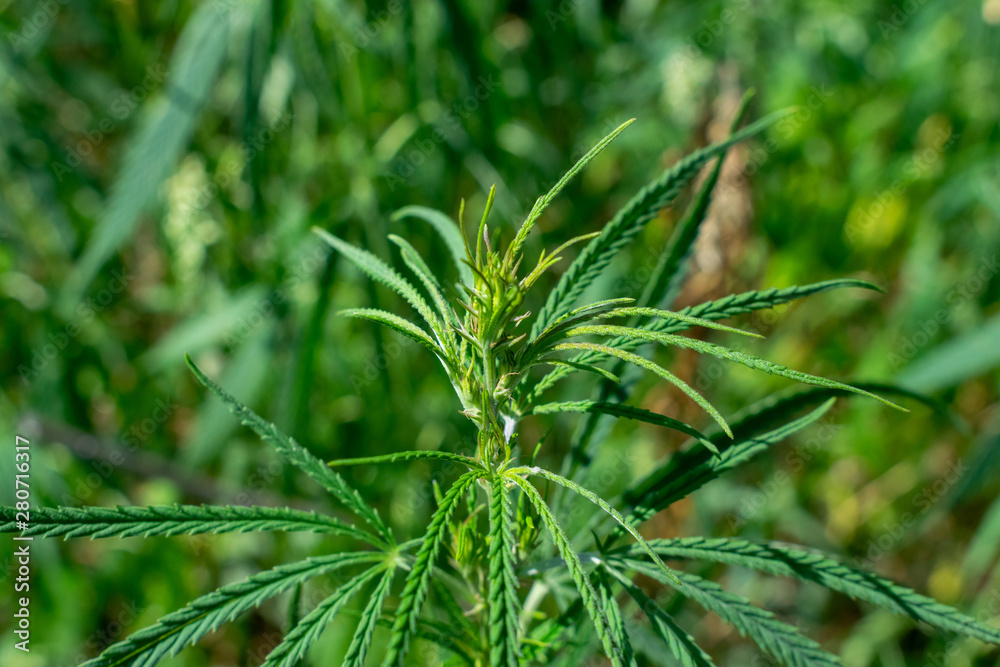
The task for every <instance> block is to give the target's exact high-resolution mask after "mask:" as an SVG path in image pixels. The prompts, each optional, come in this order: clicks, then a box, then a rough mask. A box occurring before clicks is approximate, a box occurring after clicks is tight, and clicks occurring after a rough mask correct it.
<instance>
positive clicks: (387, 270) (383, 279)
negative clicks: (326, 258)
mask: <svg viewBox="0 0 1000 667" xmlns="http://www.w3.org/2000/svg"><path fill="white" fill-rule="evenodd" d="M313 231H314V232H315V233H316V234H318V235H319V237H320V238H321V239H323V240H324V241H326V242H327V243H328V244H330V246H331V247H332V248H333V249H334V250H336V251H337V252H339V253H340V254H341V255H343V256H344V257H346V258H347V259H349V260H350V261H351V262H352V263H353V264H354V265H355V266H357V267H358V268H359V269H361V270H362V271H364V272H365V273H366V274H368V276H369V277H370V278H371V279H372V280H375V281H376V282H380V283H382V284H383V285H386V286H388V287H390V288H392V289H393V290H394V291H395V292H396V293H397V294H399V295H400V296H402V297H403V298H404V299H406V300H407V301H408V302H409V303H410V305H411V306H413V308H414V309H415V310H416V311H417V312H418V313H420V316H421V317H423V318H424V321H425V322H427V324H428V326H430V328H431V331H433V332H434V335H435V336H436V337H437V339H438V344H439V345H442V346H443V345H444V343H443V341H444V340H445V339H446V338H447V333H446V331H445V328H444V324H443V323H442V322H441V320H439V319H438V317H437V315H436V314H435V313H434V311H433V310H432V309H431V307H430V306H429V305H427V302H426V301H424V298H423V297H422V296H420V293H419V292H417V289H416V288H415V287H414V286H413V285H411V284H410V283H409V282H408V281H407V280H406V279H405V278H403V276H401V275H399V274H398V273H396V271H395V270H394V269H393V268H392V267H391V266H389V265H388V264H386V263H385V262H383V261H382V260H381V259H379V258H378V257H376V256H375V255H373V254H371V253H370V252H368V251H367V250H362V249H361V248H358V247H355V246H353V245H351V244H350V243H347V242H346V241H344V240H343V239H340V238H338V237H336V236H334V235H333V234H331V233H330V232H328V231H326V230H325V229H320V228H319V227H313Z"/></svg>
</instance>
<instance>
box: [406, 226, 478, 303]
mask: <svg viewBox="0 0 1000 667" xmlns="http://www.w3.org/2000/svg"><path fill="white" fill-rule="evenodd" d="M405 218H418V219H420V220H423V221H424V222H427V223H429V224H430V225H431V226H432V227H434V229H435V231H437V233H438V234H439V235H440V236H441V238H442V240H444V243H445V245H446V246H448V251H449V252H450V253H451V258H452V260H454V262H455V266H456V267H457V268H458V275H459V276H460V278H461V281H462V283H463V284H465V285H470V286H471V285H475V278H474V277H473V275H472V270H471V269H470V268H469V267H468V266H466V264H465V240H464V239H463V238H462V230H461V229H459V227H458V224H457V223H456V222H455V221H454V220H452V219H451V218H449V217H448V216H447V215H445V214H444V213H442V212H441V211H435V210H434V209H432V208H427V207H425V206H404V207H403V208H401V209H399V210H398V211H396V212H395V213H393V214H392V220H393V221H396V220H403V219H405Z"/></svg>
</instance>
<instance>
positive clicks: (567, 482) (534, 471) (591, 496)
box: [507, 466, 680, 584]
mask: <svg viewBox="0 0 1000 667" xmlns="http://www.w3.org/2000/svg"><path fill="white" fill-rule="evenodd" d="M507 474H508V475H519V474H524V475H539V476H541V477H544V478H545V479H547V480H549V481H551V482H555V483H556V484H559V485H560V486H564V487H566V488H567V489H570V490H571V491H573V492H575V493H577V494H579V495H581V496H583V497H584V498H586V499H587V500H589V501H590V502H592V503H594V504H595V505H597V506H598V507H599V508H601V510H603V511H604V512H605V513H607V514H609V515H610V516H611V517H612V518H614V520H615V521H617V522H618V524H619V525H620V526H621V527H622V528H624V529H625V530H627V531H628V533H629V534H630V535H631V536H632V537H633V538H634V539H635V541H636V542H638V543H639V546H640V547H641V548H642V550H643V551H645V552H646V555H648V556H649V557H650V558H651V559H652V560H653V562H654V563H656V566H657V567H659V568H660V569H661V570H662V571H663V573H664V574H665V575H666V576H668V577H672V578H673V580H674V582H675V583H677V584H680V580H679V579H678V578H677V575H676V574H674V571H673V570H671V569H670V568H669V567H667V565H666V564H665V563H664V562H663V561H662V560H660V557H659V556H657V555H656V552H655V551H653V548H652V547H651V546H649V543H648V542H646V538H644V537H643V536H642V535H641V534H640V533H639V531H638V530H636V528H635V526H633V525H632V523H631V522H630V521H628V520H627V519H626V518H625V517H623V516H622V515H621V513H620V512H619V511H618V510H616V509H615V508H614V507H612V506H611V505H610V504H608V502H607V501H606V500H604V499H603V498H601V497H600V496H598V495H597V494H596V493H594V492H593V491H591V490H590V489H588V488H585V487H583V486H580V485H579V484H577V483H576V482H574V481H573V480H571V479H566V478H565V477H563V476H562V475H558V474H556V473H554V472H552V471H551V470H545V469H544V468H539V467H537V466H532V467H529V466H522V467H519V468H511V469H509V470H508V471H507Z"/></svg>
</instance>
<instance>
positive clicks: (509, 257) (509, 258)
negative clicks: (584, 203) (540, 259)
mask: <svg viewBox="0 0 1000 667" xmlns="http://www.w3.org/2000/svg"><path fill="white" fill-rule="evenodd" d="M634 122H635V118H632V119H629V120H627V121H625V122H624V123H622V124H621V125H619V126H618V127H617V128H615V129H614V130H612V131H611V133H610V134H608V136H606V137H604V138H603V139H601V140H600V141H598V142H597V144H595V145H594V147H593V148H591V149H590V150H589V151H587V153H586V154H585V155H584V156H583V157H581V158H580V159H579V160H577V162H576V164H574V165H573V166H572V167H570V169H569V171H567V172H566V173H565V174H563V176H562V178H560V179H559V181H558V182H557V183H556V184H555V185H553V186H552V188H551V189H550V190H549V191H548V192H547V193H545V194H544V195H542V196H541V197H539V198H538V199H537V200H536V201H535V204H534V205H533V206H532V207H531V210H530V211H529V212H528V216H527V218H525V220H524V222H523V223H522V224H521V227H520V229H518V230H517V234H516V235H515V236H514V240H513V241H512V242H511V244H510V245H509V246H508V247H507V254H506V255H505V256H504V265H505V266H507V267H510V266H513V265H514V262H516V261H517V259H516V258H517V256H518V255H519V254H520V252H521V248H522V247H523V246H524V242H525V241H526V240H527V239H528V235H529V234H530V233H531V230H532V228H533V227H534V226H535V222H536V221H537V220H538V218H539V217H541V215H542V213H543V212H544V211H545V209H546V208H548V206H549V204H551V203H552V200H553V199H555V198H556V197H557V196H558V195H559V193H560V192H562V189H563V188H564V187H566V184H567V183H569V182H570V181H571V180H573V177H574V176H576V175H577V174H578V173H580V171H582V170H583V168H584V167H586V166H587V164H588V163H589V162H590V161H591V160H593V159H594V158H595V157H597V155H598V154H599V153H600V152H601V151H603V150H604V149H605V148H607V147H608V145H609V144H611V142H612V141H614V140H615V139H616V138H617V137H618V135H619V134H621V133H622V132H624V131H625V128H627V127H628V126H629V125H631V124H632V123H634ZM558 252H559V251H558V250H557V251H556V252H555V253H553V255H555V254H557V253H558Z"/></svg>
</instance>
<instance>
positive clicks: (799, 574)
mask: <svg viewBox="0 0 1000 667" xmlns="http://www.w3.org/2000/svg"><path fill="white" fill-rule="evenodd" d="M650 545H652V547H653V549H654V550H655V551H656V553H658V554H659V555H661V556H663V557H664V558H679V559H697V560H708V561H713V562H717V563H726V564H728V565H737V566H739V567H746V568H750V569H753V570H760V571H761V572H767V573H769V574H776V575H780V576H783V577H795V578H797V579H802V580H804V581H812V582H815V583H817V584H819V585H820V586H823V587H824V588H829V589H830V590H833V591H837V592H840V593H844V594H845V595H848V596H850V597H851V598H853V599H855V600H864V601H865V602H869V603H871V604H873V605H875V606H877V607H881V608H882V609H888V610H889V611H891V612H893V613H895V614H900V615H902V616H909V617H910V618H912V619H914V620H916V621H921V622H923V623H926V624H928V625H931V626H933V627H935V628H938V629H940V630H944V631H947V632H954V633H957V634H960V635H965V636H966V637H974V638H976V639H979V640H980V641H984V642H987V643H990V644H1000V629H998V628H995V627H991V626H989V625H986V624H985V623H981V622H979V621H977V620H975V619H974V618H972V617H970V616H966V615H965V614H963V613H961V612H960V611H958V610H957V609H954V608H953V607H950V606H948V605H946V604H941V603H940V602H937V601H936V600H932V599H931V598H928V597H925V596H923V595H920V594H919V593H917V592H915V591H913V590H912V589H910V588H907V587H906V586H901V585H899V584H897V583H895V582H893V581H891V580H889V579H886V578H885V577H880V576H879V575H877V574H873V573H871V572H865V571H863V570H856V569H853V568H850V567H847V566H846V565H843V564H842V563H839V562H838V561H837V560H836V559H834V557H833V556H830V555H829V554H824V553H820V552H816V551H802V550H800V549H795V548H793V547H789V546H785V545H783V544H774V543H772V544H754V543H753V542H747V541H746V540H740V539H732V538H706V537H690V538H681V539H661V540H650ZM633 551H634V550H633Z"/></svg>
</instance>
